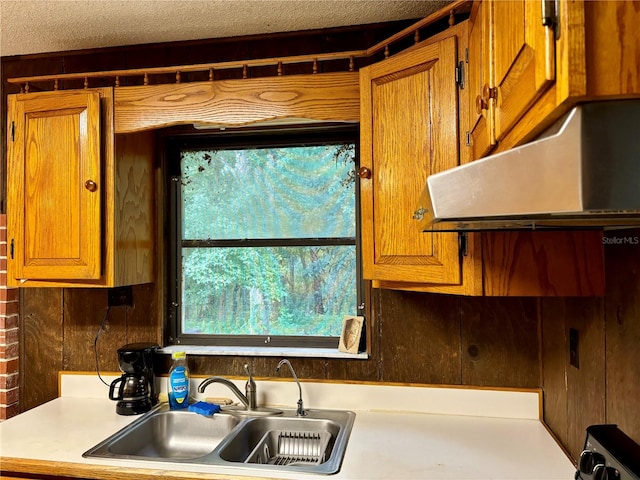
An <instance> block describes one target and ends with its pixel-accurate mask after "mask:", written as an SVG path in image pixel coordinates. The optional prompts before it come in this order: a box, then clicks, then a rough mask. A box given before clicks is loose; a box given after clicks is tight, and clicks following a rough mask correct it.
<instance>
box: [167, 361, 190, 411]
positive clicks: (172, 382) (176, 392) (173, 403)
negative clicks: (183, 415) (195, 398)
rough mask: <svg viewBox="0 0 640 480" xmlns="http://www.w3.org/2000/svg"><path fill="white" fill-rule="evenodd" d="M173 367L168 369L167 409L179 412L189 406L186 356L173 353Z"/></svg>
mask: <svg viewBox="0 0 640 480" xmlns="http://www.w3.org/2000/svg"><path fill="white" fill-rule="evenodd" d="M171 358H172V360H173V365H171V369H169V407H170V408H171V410H179V409H182V408H187V407H188V406H189V368H188V367H187V354H186V353H185V352H173V353H172V354H171Z"/></svg>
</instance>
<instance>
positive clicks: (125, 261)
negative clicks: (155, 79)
mask: <svg viewBox="0 0 640 480" xmlns="http://www.w3.org/2000/svg"><path fill="white" fill-rule="evenodd" d="M115 155H116V161H115V169H114V170H113V171H112V172H110V173H111V174H112V175H114V177H115V178H114V180H113V183H114V185H115V189H114V207H113V208H109V209H108V210H109V211H110V212H112V213H111V214H112V215H113V227H114V231H113V235H114V240H113V256H114V259H113V262H114V263H113V279H112V281H111V282H110V284H112V285H131V284H140V283H148V282H152V281H153V280H154V278H155V277H154V273H155V271H154V264H155V258H154V252H155V245H154V243H155V235H156V232H155V222H154V213H155V168H154V167H155V135H154V133H153V132H142V133H136V134H130V135H117V136H116V154H115ZM107 222H109V217H107Z"/></svg>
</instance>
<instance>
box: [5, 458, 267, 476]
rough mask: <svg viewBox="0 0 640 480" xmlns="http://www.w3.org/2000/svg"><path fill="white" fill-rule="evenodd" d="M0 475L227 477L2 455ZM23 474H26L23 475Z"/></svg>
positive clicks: (150, 467) (215, 474) (213, 474)
mask: <svg viewBox="0 0 640 480" xmlns="http://www.w3.org/2000/svg"><path fill="white" fill-rule="evenodd" d="M2 474H3V475H5V474H8V475H16V476H17V477H18V478H23V479H24V478H27V479H34V480H35V479H37V480H62V479H65V478H69V479H93V480H157V479H158V478H163V479H165V478H166V479H171V480H230V478H231V477H230V476H229V475H228V474H217V473H196V472H185V471H183V470H163V469H155V468H153V465H150V466H149V468H132V467H121V466H119V467H114V466H111V465H91V464H86V463H66V462H65V463H61V462H52V461H49V460H31V459H25V458H11V457H3V458H2ZM25 475H26V476H25ZM232 478H233V480H255V479H256V477H255V476H251V477H247V476H244V475H233V477H232Z"/></svg>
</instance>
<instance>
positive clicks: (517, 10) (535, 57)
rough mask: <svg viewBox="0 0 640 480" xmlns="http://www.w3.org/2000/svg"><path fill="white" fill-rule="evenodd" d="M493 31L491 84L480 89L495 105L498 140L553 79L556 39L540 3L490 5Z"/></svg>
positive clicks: (502, 0)
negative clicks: (543, 17) (544, 19)
mask: <svg viewBox="0 0 640 480" xmlns="http://www.w3.org/2000/svg"><path fill="white" fill-rule="evenodd" d="M490 6H491V7H490V10H491V13H490V24H491V27H492V28H493V31H492V35H491V38H492V40H493V46H492V48H491V50H492V53H493V59H492V62H493V84H491V83H490V84H488V86H487V87H486V88H485V87H483V94H484V98H485V100H486V101H488V102H489V101H494V103H495V135H496V139H497V140H500V139H501V138H502V137H503V136H504V135H505V134H506V133H507V132H508V131H509V130H510V129H511V128H512V127H513V126H514V124H515V123H516V122H517V121H518V120H519V119H520V117H521V116H522V115H523V114H524V113H525V112H526V110H527V109H528V108H529V107H530V106H531V105H532V104H533V102H534V101H535V100H536V99H537V98H538V97H539V96H540V95H541V94H542V93H543V92H544V91H545V90H546V89H547V88H548V87H549V86H550V85H551V84H552V82H553V81H554V78H555V57H554V50H555V36H554V30H553V28H552V27H551V26H545V25H543V22H542V8H541V2H535V1H526V0H518V1H512V0H500V1H491V2H490Z"/></svg>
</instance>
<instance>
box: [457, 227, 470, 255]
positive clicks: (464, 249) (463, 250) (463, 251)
mask: <svg viewBox="0 0 640 480" xmlns="http://www.w3.org/2000/svg"><path fill="white" fill-rule="evenodd" d="M458 251H459V252H460V256H461V257H466V256H467V255H468V254H469V242H468V239H467V232H460V233H458Z"/></svg>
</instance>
